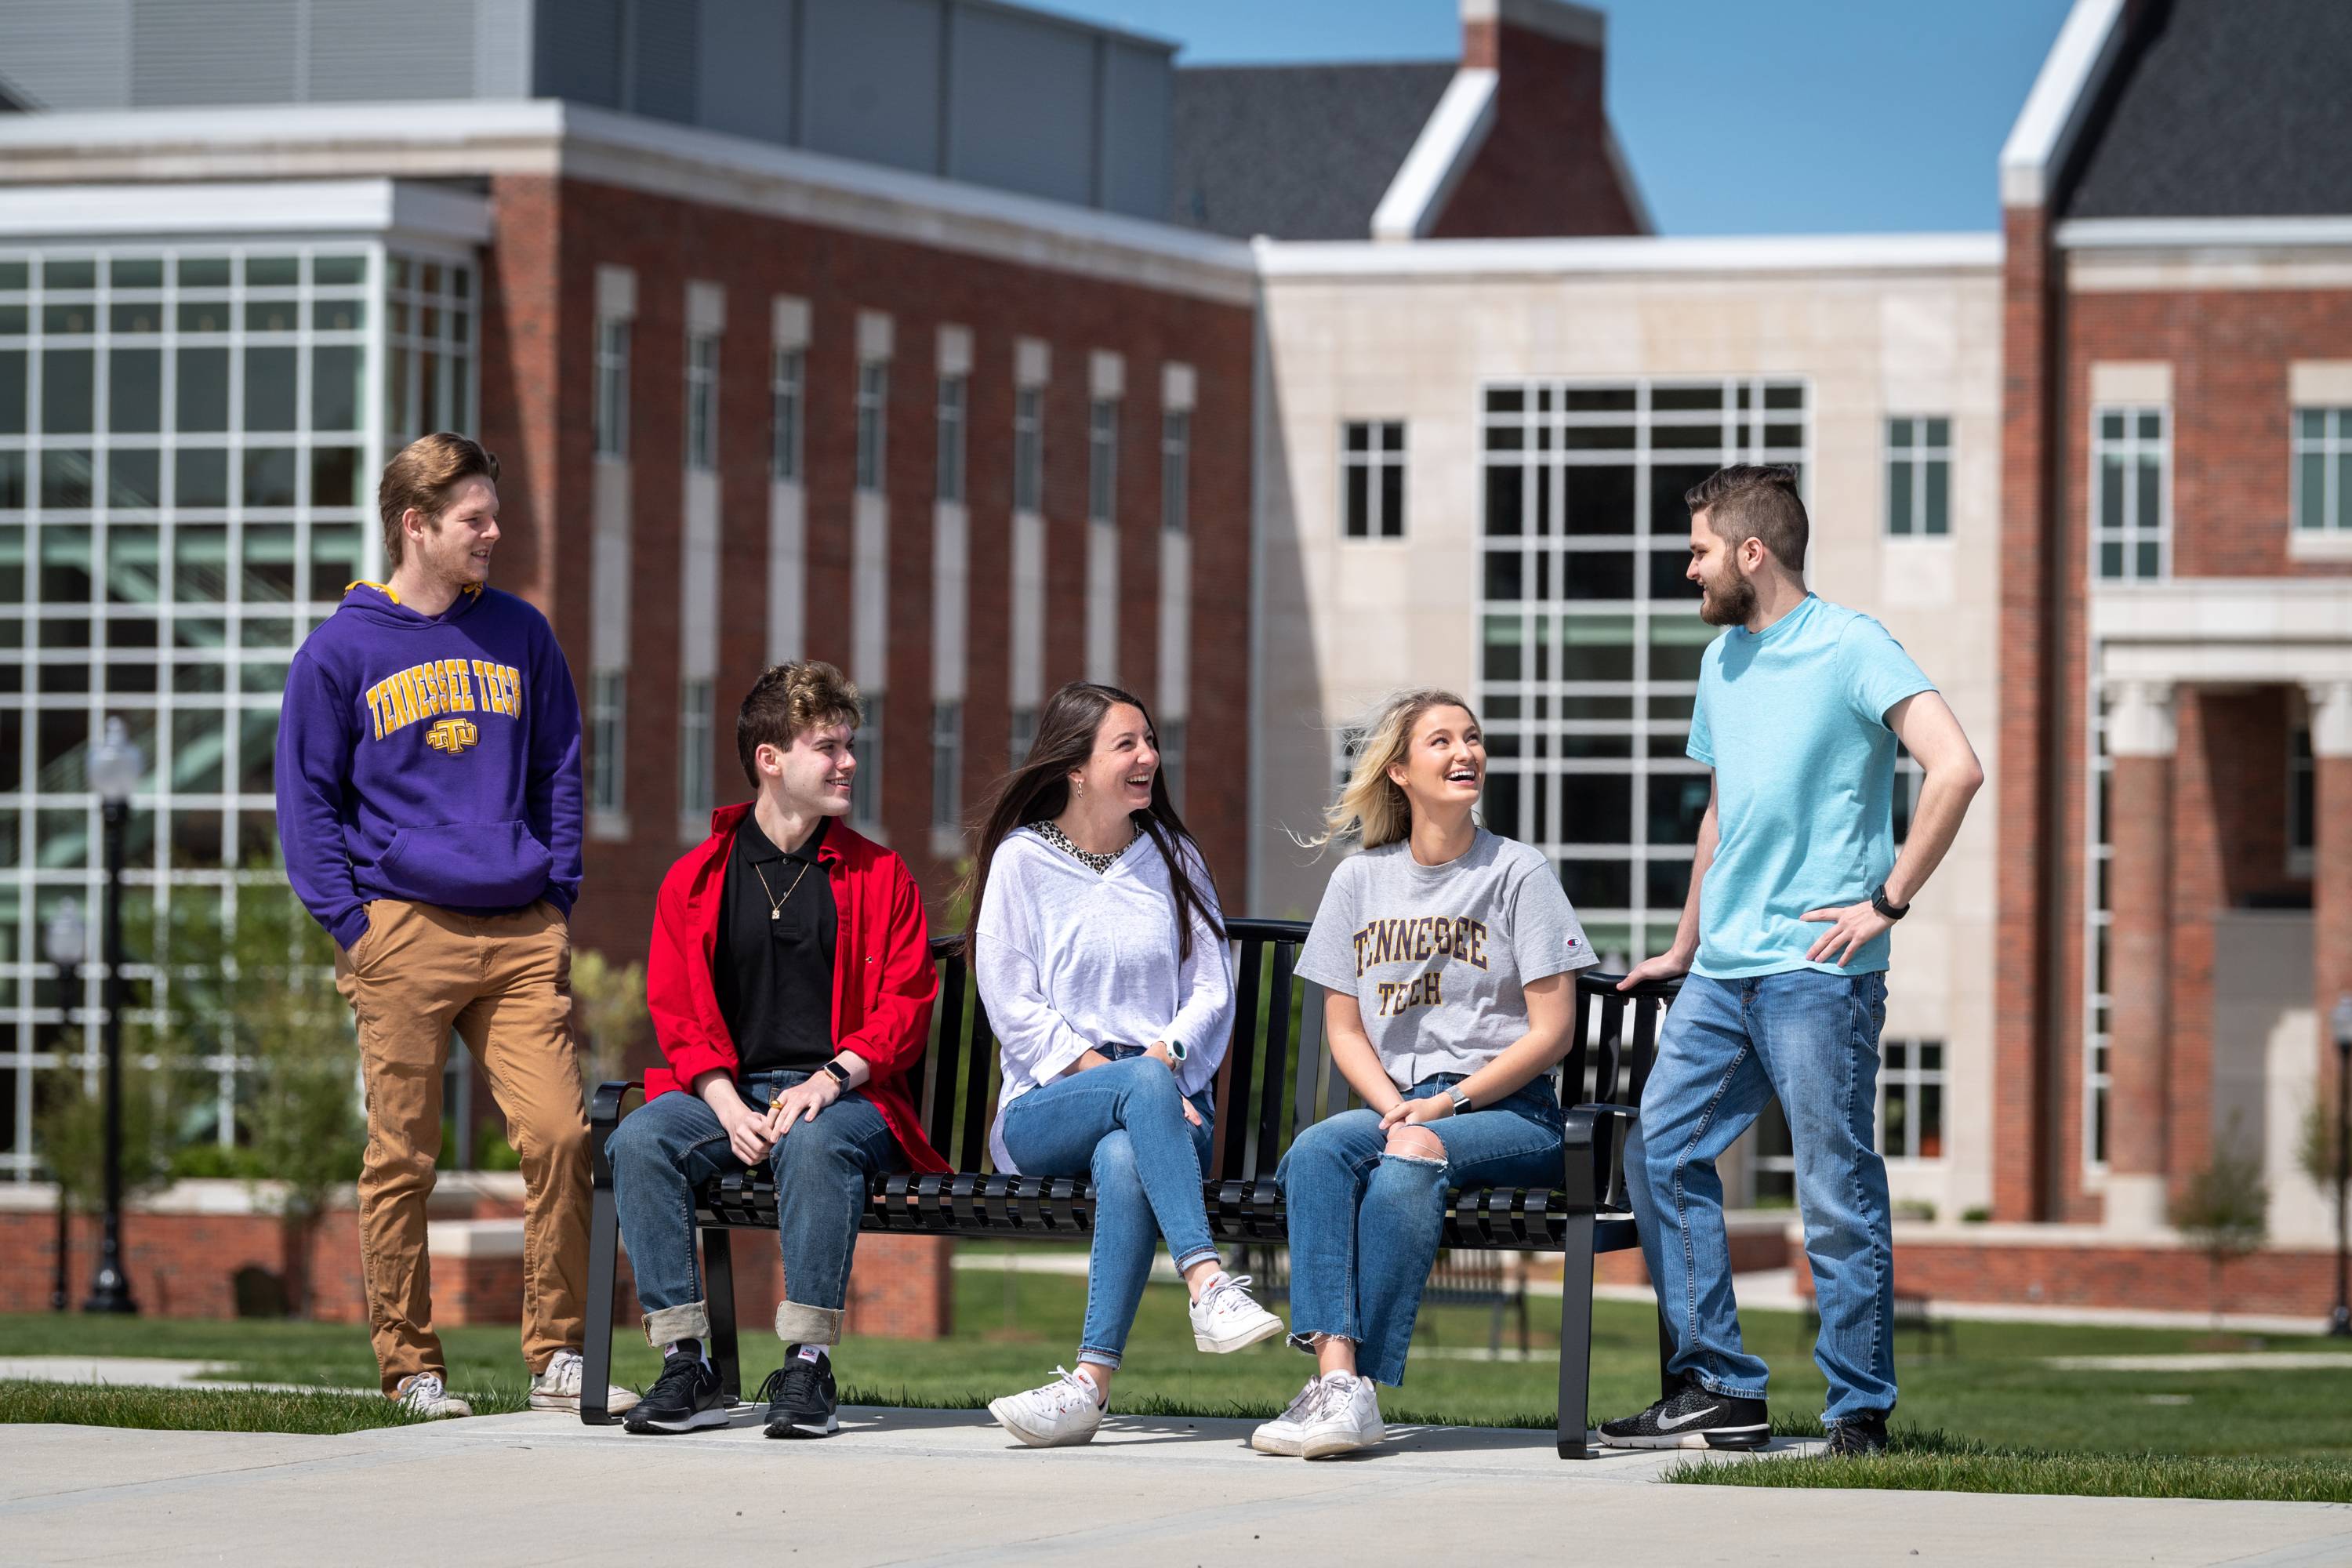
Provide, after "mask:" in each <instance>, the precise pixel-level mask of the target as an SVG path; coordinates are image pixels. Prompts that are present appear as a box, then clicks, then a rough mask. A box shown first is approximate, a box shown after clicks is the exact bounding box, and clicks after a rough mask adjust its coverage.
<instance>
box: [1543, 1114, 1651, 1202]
mask: <svg viewBox="0 0 2352 1568" xmlns="http://www.w3.org/2000/svg"><path fill="white" fill-rule="evenodd" d="M1640 1114H1641V1112H1640V1111H1638V1110H1635V1109H1633V1107H1632V1106H1630V1105H1601V1104H1589V1105H1579V1106H1574V1107H1572V1108H1570V1110H1568V1111H1567V1112H1566V1113H1565V1115H1564V1117H1563V1119H1562V1121H1561V1149H1560V1154H1561V1164H1562V1170H1561V1173H1560V1184H1559V1189H1560V1192H1561V1193H1562V1194H1564V1195H1565V1196H1566V1197H1567V1199H1568V1204H1569V1207H1570V1208H1571V1209H1576V1210H1580V1211H1583V1212H1586V1213H1591V1211H1592V1210H1594V1209H1597V1208H1599V1207H1600V1206H1601V1202H1600V1199H1601V1193H1602V1192H1603V1191H1606V1190H1607V1187H1608V1182H1607V1179H1606V1178H1605V1177H1600V1178H1599V1179H1598V1180H1596V1176H1597V1173H1596V1172H1595V1171H1594V1169H1593V1136H1592V1135H1593V1133H1594V1131H1596V1130H1597V1124H1598V1123H1599V1121H1600V1120H1601V1118H1602V1117H1604V1116H1614V1117H1618V1118H1621V1119H1622V1120H1625V1121H1632V1120H1633V1118H1634V1117H1636V1116H1639V1115H1640Z"/></svg>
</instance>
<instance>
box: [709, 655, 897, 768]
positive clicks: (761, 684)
mask: <svg viewBox="0 0 2352 1568" xmlns="http://www.w3.org/2000/svg"><path fill="white" fill-rule="evenodd" d="M864 722H866V709H865V705H864V704H863V703H861V702H860V701H859V700H857V688H856V687H855V686H852V685H851V684H850V683H849V678H848V677H847V676H845V675H844V674H842V673H841V671H840V670H838V669H836V668H834V667H833V666H832V665H829V664H827V663H825V662H824V660H823V659H819V658H804V659H801V660H799V661H798V662H796V663H793V664H777V665H771V666H769V667H768V668H767V669H766V670H765V671H763V672H762V673H761V676H760V679H757V680H755V681H753V682H752V683H751V692H750V694H749V695H747V696H746V697H745V698H744V699H743V706H742V708H741V709H740V710H738V711H737V712H736V715H735V755H736V758H737V760H739V761H740V762H741V763H742V764H743V776H744V777H745V778H747V779H749V780H751V787H752V788H753V789H755V790H756V789H758V788H759V787H760V764H759V762H758V757H759V752H760V748H761V747H762V746H773V747H775V748H776V749H777V750H778V751H780V752H789V751H791V750H792V749H793V739H794V738H795V737H797V736H799V735H802V734H804V733H805V732H807V731H811V730H814V729H815V728H816V727H817V726H818V725H820V724H846V725H848V726H849V727H850V728H851V729H853V730H855V729H856V728H857V726H858V725H860V724H863V723H864Z"/></svg>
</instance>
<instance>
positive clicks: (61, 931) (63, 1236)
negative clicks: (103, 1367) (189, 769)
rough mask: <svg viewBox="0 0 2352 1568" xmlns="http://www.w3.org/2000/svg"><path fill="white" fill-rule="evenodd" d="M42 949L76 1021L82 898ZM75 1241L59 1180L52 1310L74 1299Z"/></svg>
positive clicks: (56, 920)
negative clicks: (71, 1259)
mask: <svg viewBox="0 0 2352 1568" xmlns="http://www.w3.org/2000/svg"><path fill="white" fill-rule="evenodd" d="M41 951H42V952H43V953H44V954H45V955H46V956H47V959H48V961H49V962H50V963H54V964H56V965H57V966H58V980H59V981H61V982H63V984H62V986H61V987H60V989H61V990H62V992H63V993H64V996H65V1007H64V1012H65V1016H66V1021H67V1023H68V1026H70V1025H71V1023H72V1021H73V1010H74V1004H75V1003H76V1002H78V1001H79V1000H80V998H81V961H82V957H83V955H84V954H86V953H87V952H89V928H88V927H86V926H84V925H83V924H82V920H81V904H80V902H79V900H74V899H67V900H63V901H62V902H60V903H59V904H58V908H57V912H56V913H55V914H53V915H51V916H50V917H49V921H48V924H47V926H45V927H44V928H42V931H41ZM72 1242H73V1226H72V1222H71V1218H70V1211H69V1209H68V1205H67V1203H66V1184H65V1181H64V1179H63V1178H62V1177H60V1178H59V1180H58V1278H57V1283H56V1284H55V1285H53V1286H52V1287H50V1289H49V1310H50V1311H52V1312H62V1311H64V1310H66V1308H67V1306H68V1305H69V1304H70V1303H71V1302H72V1300H73V1288H72V1287H71V1286H70V1285H68V1284H67V1283H66V1276H67V1264H66V1255H67V1252H68V1249H69V1248H70V1247H71V1246H72Z"/></svg>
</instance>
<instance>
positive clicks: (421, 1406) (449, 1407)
mask: <svg viewBox="0 0 2352 1568" xmlns="http://www.w3.org/2000/svg"><path fill="white" fill-rule="evenodd" d="M394 1398H396V1399H398V1400H399V1401H400V1403H401V1404H403V1405H406V1406H407V1407H408V1408H409V1409H411V1410H414V1411H415V1412H416V1413H417V1414H418V1415H430V1416H432V1417H434V1418H435V1419H436V1420H438V1419H440V1418H442V1417H445V1416H454V1415H472V1414H473V1413H474V1407H473V1406H472V1405H468V1404H467V1403H466V1402H465V1401H464V1400H462V1399H460V1398H458V1397H457V1395H456V1394H452V1393H450V1392H449V1385H448V1384H446V1383H444V1382H442V1381H441V1374H440V1373H437V1372H420V1373H416V1374H415V1376H413V1377H409V1378H406V1379H404V1380H403V1382H402V1383H401V1384H400V1392H399V1393H398V1394H395V1395H394Z"/></svg>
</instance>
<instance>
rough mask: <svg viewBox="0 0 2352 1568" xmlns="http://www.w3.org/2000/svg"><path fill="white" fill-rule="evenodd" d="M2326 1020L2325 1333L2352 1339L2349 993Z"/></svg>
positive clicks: (2351, 1038) (2351, 1001) (2351, 1033)
mask: <svg viewBox="0 0 2352 1568" xmlns="http://www.w3.org/2000/svg"><path fill="white" fill-rule="evenodd" d="M2327 1021H2328V1023H2329V1024H2330V1025H2332V1026H2334V1029H2335V1033H2336V1310H2335V1311H2334V1312H2333V1313H2331V1314H2329V1316H2328V1320H2327V1331H2328V1332H2329V1333H2330V1334H2333V1335H2335V1336H2336V1338H2338V1339H2352V1228H2347V1225H2346V1214H2345V1206H2344V1205H2345V1198H2346V1196H2347V1193H2352V992H2347V993H2346V994H2343V995H2341V996H2338V997H2337V998H2336V1005H2335V1007H2334V1008H2333V1009H2331V1010H2330V1011H2329V1013H2328V1015H2327Z"/></svg>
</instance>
